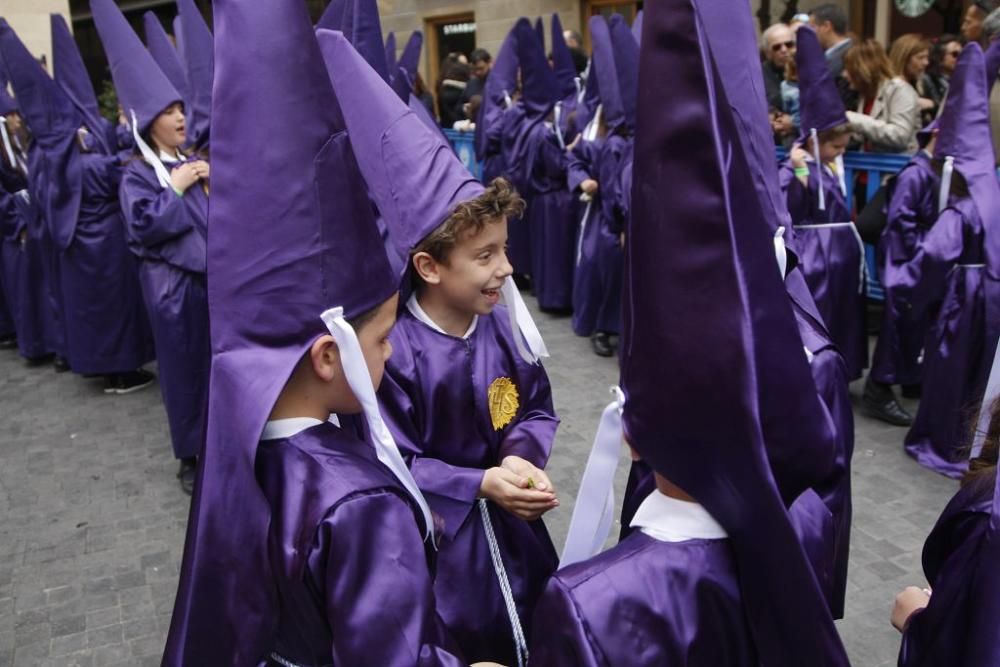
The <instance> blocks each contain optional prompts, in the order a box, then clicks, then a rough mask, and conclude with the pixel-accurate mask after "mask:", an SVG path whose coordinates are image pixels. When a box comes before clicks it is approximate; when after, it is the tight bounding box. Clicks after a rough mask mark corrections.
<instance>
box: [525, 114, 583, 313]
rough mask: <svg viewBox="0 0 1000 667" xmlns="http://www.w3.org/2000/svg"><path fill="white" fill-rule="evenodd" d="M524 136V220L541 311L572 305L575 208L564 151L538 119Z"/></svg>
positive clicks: (533, 277) (563, 308)
mask: <svg viewBox="0 0 1000 667" xmlns="http://www.w3.org/2000/svg"><path fill="white" fill-rule="evenodd" d="M528 141H530V142H532V143H534V144H535V147H534V150H530V151H529V152H530V153H531V156H532V160H531V165H530V169H529V176H528V184H527V185H528V190H527V192H521V195H522V196H523V197H525V198H526V199H527V208H526V210H525V215H524V221H525V223H526V224H527V226H528V233H529V236H530V243H531V248H532V255H531V260H532V263H531V276H532V283H533V291H534V293H535V297H536V298H537V299H538V305H539V307H541V308H542V309H544V310H566V309H569V308H572V306H573V268H574V265H575V264H576V227H577V219H576V214H577V211H576V207H574V206H573V198H572V195H571V193H570V192H569V191H568V190H567V189H566V163H567V154H566V151H565V150H563V149H562V148H560V147H559V143H558V141H557V139H556V136H555V133H554V131H553V130H552V129H550V128H549V127H547V126H546V125H545V124H544V123H539V124H537V125H535V126H533V129H532V132H531V136H530V138H529V139H528Z"/></svg>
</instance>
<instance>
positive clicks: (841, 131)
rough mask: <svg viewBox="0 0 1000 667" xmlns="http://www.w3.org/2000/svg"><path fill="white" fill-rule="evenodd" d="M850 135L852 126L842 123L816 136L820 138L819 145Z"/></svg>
mask: <svg viewBox="0 0 1000 667" xmlns="http://www.w3.org/2000/svg"><path fill="white" fill-rule="evenodd" d="M850 133H851V125H850V124H849V123H841V124H840V125H834V126H833V127H828V128H826V129H825V130H821V131H820V132H817V133H816V136H817V137H818V138H819V143H821V144H824V143H826V142H828V141H833V140H834V139H839V138H840V137H842V136H844V135H845V134H850Z"/></svg>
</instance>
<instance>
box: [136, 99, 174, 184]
mask: <svg viewBox="0 0 1000 667" xmlns="http://www.w3.org/2000/svg"><path fill="white" fill-rule="evenodd" d="M129 111H130V113H131V114H132V138H133V139H135V145H136V146H138V147H139V152H140V153H142V158H143V159H144V160H145V161H146V162H147V163H148V164H149V166H150V167H152V168H153V171H154V172H155V173H156V180H157V181H159V183H160V187H161V188H163V189H164V190H166V189H167V188H172V187H173V186H172V185H171V183H170V173H169V172H168V171H167V168H166V167H164V166H163V162H162V161H161V160H160V158H158V157H157V156H156V153H154V152H153V149H152V148H150V147H149V144H147V143H146V142H145V141H143V140H142V137H141V136H139V121H137V120H136V118H135V109H130V110H129Z"/></svg>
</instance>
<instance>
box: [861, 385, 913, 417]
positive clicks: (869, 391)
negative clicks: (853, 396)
mask: <svg viewBox="0 0 1000 667" xmlns="http://www.w3.org/2000/svg"><path fill="white" fill-rule="evenodd" d="M861 406H862V407H863V408H864V411H865V413H866V414H867V415H868V416H869V417H874V418H875V419H879V420H881V421H884V422H886V423H887V424H892V425H893V426H909V425H911V424H912V423H913V416H912V415H910V413H909V412H907V411H906V410H904V409H903V406H902V405H900V404H899V402H898V401H897V400H896V395H895V394H893V393H892V387H890V386H888V385H884V384H879V383H877V382H873V381H872V380H870V379H869V380H868V381H867V382H865V393H864V395H862V397H861Z"/></svg>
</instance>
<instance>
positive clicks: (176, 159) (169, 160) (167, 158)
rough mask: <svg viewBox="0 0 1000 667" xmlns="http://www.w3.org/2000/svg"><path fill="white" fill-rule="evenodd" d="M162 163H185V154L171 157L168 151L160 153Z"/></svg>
mask: <svg viewBox="0 0 1000 667" xmlns="http://www.w3.org/2000/svg"><path fill="white" fill-rule="evenodd" d="M159 158H160V162H163V163H164V164H173V163H174V162H184V154H183V153H180V152H178V153H177V154H176V155H171V154H170V153H168V152H166V151H160V155H159Z"/></svg>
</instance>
